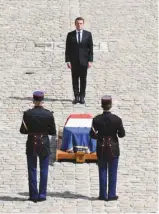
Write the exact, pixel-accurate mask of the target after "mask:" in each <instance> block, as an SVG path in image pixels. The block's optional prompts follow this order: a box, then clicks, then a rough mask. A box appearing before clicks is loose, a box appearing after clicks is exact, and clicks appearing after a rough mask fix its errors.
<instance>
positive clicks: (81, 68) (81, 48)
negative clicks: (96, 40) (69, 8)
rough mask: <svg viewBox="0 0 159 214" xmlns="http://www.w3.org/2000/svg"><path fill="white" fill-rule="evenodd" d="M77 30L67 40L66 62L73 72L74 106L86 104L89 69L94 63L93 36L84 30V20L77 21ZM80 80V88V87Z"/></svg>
mask: <svg viewBox="0 0 159 214" xmlns="http://www.w3.org/2000/svg"><path fill="white" fill-rule="evenodd" d="M75 26H76V30H74V31H72V32H69V33H68V35H67V39H66V50H65V62H66V63H67V66H68V68H70V69H71V72H72V85H73V91H74V96H75V99H74V101H73V103H74V104H76V103H78V102H80V103H81V104H84V103H85V100H84V98H85V91H86V79H87V69H88V68H90V67H91V65H92V62H93V41H92V34H91V33H90V32H88V31H86V30H83V26H84V19H83V18H82V17H78V18H76V20H75ZM79 80H80V87H79Z"/></svg>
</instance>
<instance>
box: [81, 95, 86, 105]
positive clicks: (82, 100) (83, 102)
mask: <svg viewBox="0 0 159 214" xmlns="http://www.w3.org/2000/svg"><path fill="white" fill-rule="evenodd" d="M80 103H81V104H85V100H84V97H83V96H81V97H80Z"/></svg>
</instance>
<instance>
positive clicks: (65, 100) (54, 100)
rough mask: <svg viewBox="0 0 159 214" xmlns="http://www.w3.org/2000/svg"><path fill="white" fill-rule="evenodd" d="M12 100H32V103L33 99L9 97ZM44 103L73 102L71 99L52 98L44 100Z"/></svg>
mask: <svg viewBox="0 0 159 214" xmlns="http://www.w3.org/2000/svg"><path fill="white" fill-rule="evenodd" d="M9 98H10V99H15V100H30V101H32V100H33V98H32V97H9ZM44 101H46V102H47V101H50V102H56V101H61V102H72V100H71V99H51V98H44Z"/></svg>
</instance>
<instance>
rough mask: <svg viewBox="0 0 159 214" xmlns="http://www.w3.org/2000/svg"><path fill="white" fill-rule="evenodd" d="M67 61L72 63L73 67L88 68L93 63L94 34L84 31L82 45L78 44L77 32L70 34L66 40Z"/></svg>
mask: <svg viewBox="0 0 159 214" xmlns="http://www.w3.org/2000/svg"><path fill="white" fill-rule="evenodd" d="M65 61H66V62H71V64H72V66H75V67H76V66H77V65H78V64H79V63H80V64H81V65H84V66H87V65H88V62H93V41H92V34H91V33H90V32H88V31H86V30H83V34H82V41H81V43H78V42H77V38H76V30H74V31H72V32H69V33H68V35H67V39H66V50H65Z"/></svg>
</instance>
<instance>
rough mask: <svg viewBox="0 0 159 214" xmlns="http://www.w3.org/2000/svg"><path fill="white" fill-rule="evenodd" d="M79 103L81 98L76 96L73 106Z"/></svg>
mask: <svg viewBox="0 0 159 214" xmlns="http://www.w3.org/2000/svg"><path fill="white" fill-rule="evenodd" d="M78 102H79V96H75V99H74V100H73V102H72V103H73V104H77V103H78Z"/></svg>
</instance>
